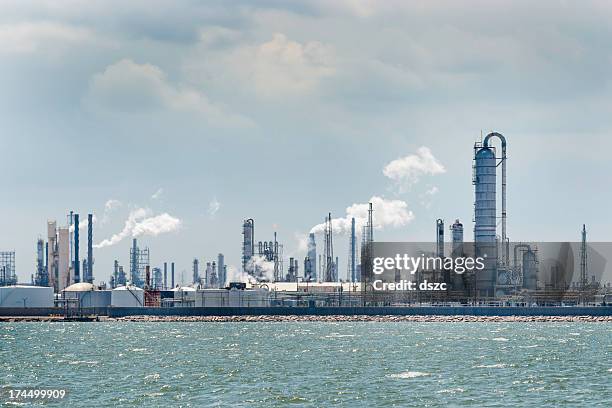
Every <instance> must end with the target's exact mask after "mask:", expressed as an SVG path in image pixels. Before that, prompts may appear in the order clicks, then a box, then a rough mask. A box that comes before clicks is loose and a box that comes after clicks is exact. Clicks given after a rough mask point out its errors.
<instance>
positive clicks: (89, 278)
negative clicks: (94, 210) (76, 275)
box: [86, 214, 93, 283]
mask: <svg viewBox="0 0 612 408" xmlns="http://www.w3.org/2000/svg"><path fill="white" fill-rule="evenodd" d="M86 281H87V282H88V283H93V214H87V278H86Z"/></svg>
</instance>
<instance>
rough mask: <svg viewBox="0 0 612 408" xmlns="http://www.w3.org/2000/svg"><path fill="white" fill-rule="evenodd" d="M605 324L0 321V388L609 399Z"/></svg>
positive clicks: (176, 401)
mask: <svg viewBox="0 0 612 408" xmlns="http://www.w3.org/2000/svg"><path fill="white" fill-rule="evenodd" d="M611 354H612V325H610V324H603V323H602V324H589V323H568V324H563V323H406V322H400V323H381V322H359V323H336V324H334V323H318V322H299V323H295V322H294V323H182V322H181V323H126V322H109V323H2V324H0V384H1V385H2V386H3V387H8V386H10V387H25V386H29V387H47V388H66V389H68V392H69V397H68V398H67V400H65V401H63V402H62V404H61V405H62V406H98V407H102V406H140V405H147V406H198V407H200V406H204V407H206V406H229V405H230V404H231V405H232V406H249V407H250V406H300V405H305V406H330V405H338V406H349V407H355V406H368V407H372V406H453V405H472V406H483V405H486V406H499V407H507V406H560V405H565V406H612V359H611Z"/></svg>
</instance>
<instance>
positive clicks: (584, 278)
mask: <svg viewBox="0 0 612 408" xmlns="http://www.w3.org/2000/svg"><path fill="white" fill-rule="evenodd" d="M588 285H589V278H588V267H587V232H586V225H585V224H582V242H581V244H580V289H581V290H583V291H584V290H586V289H587V287H588Z"/></svg>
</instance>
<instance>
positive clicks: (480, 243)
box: [474, 147, 497, 296]
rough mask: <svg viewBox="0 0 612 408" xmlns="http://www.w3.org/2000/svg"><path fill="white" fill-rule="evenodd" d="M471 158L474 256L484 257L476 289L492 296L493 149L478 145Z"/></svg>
mask: <svg viewBox="0 0 612 408" xmlns="http://www.w3.org/2000/svg"><path fill="white" fill-rule="evenodd" d="M474 161H475V163H474V186H475V188H474V191H475V201H474V221H475V224H474V242H475V246H476V248H475V249H476V256H477V257H483V258H484V259H485V261H484V264H485V267H484V269H483V270H482V271H479V272H477V275H476V289H477V290H478V291H479V293H480V295H481V296H492V295H493V290H494V286H495V281H496V277H497V270H496V269H497V248H496V241H495V240H496V226H497V223H496V218H495V200H496V197H495V182H496V178H495V171H496V160H495V152H494V151H493V149H491V148H489V147H482V148H477V150H476V153H475V155H474Z"/></svg>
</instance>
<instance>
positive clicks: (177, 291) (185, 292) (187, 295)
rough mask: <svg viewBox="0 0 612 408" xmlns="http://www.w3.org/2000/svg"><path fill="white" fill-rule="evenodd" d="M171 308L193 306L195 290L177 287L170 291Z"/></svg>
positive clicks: (188, 287)
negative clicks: (171, 297)
mask: <svg viewBox="0 0 612 408" xmlns="http://www.w3.org/2000/svg"><path fill="white" fill-rule="evenodd" d="M172 293H173V295H174V299H173V306H176V307H189V306H194V305H195V299H196V289H195V288H192V287H191V286H179V287H176V288H174V289H172Z"/></svg>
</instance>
